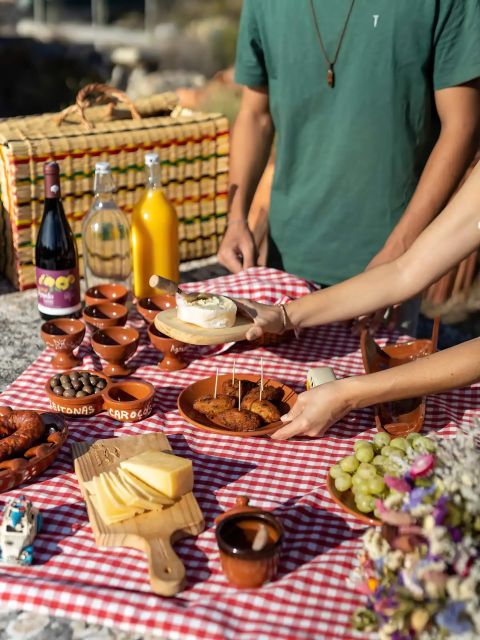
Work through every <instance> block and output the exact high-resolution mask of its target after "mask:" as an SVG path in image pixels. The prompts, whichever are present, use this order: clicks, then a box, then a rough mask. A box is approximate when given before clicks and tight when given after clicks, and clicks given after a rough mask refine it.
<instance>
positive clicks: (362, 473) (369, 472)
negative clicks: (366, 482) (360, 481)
mask: <svg viewBox="0 0 480 640" xmlns="http://www.w3.org/2000/svg"><path fill="white" fill-rule="evenodd" d="M376 474H377V470H376V468H375V467H374V466H373V464H370V463H368V462H363V463H362V464H361V465H360V466H359V467H358V469H357V473H356V475H357V476H359V477H360V478H364V479H366V478H372V477H373V476H375V475H376Z"/></svg>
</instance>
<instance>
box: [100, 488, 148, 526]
mask: <svg viewBox="0 0 480 640" xmlns="http://www.w3.org/2000/svg"><path fill="white" fill-rule="evenodd" d="M90 500H91V502H92V504H93V506H94V507H95V509H96V511H97V512H98V515H99V516H100V517H101V518H102V520H103V521H104V522H105V524H116V523H117V522H122V520H128V519H129V518H133V517H134V516H135V515H137V514H138V513H139V512H140V511H142V509H138V508H137V507H127V506H125V505H124V506H123V507H121V506H119V505H118V504H116V503H115V502H114V501H112V500H111V498H110V496H109V495H108V494H106V493H104V491H103V490H102V489H101V488H99V490H98V492H95V493H94V494H92V495H91V496H90Z"/></svg>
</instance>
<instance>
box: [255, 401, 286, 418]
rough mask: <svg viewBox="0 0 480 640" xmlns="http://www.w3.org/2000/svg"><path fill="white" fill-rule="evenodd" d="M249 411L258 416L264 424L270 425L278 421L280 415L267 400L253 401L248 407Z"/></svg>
mask: <svg viewBox="0 0 480 640" xmlns="http://www.w3.org/2000/svg"><path fill="white" fill-rule="evenodd" d="M250 411H251V412H252V413H256V414H257V416H260V417H261V419H262V420H263V421H264V422H265V424H271V423H272V422H277V421H278V420H280V416H281V413H280V411H279V410H278V409H277V407H276V406H275V405H274V404H272V403H271V402H270V401H269V400H255V402H252V404H251V406H250Z"/></svg>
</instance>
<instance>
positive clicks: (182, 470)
mask: <svg viewBox="0 0 480 640" xmlns="http://www.w3.org/2000/svg"><path fill="white" fill-rule="evenodd" d="M120 467H121V468H122V469H125V470H126V471H129V472H130V473H131V474H132V475H134V476H136V477H137V478H139V479H140V480H142V481H143V482H145V483H146V484H147V485H150V486H151V487H154V488H155V489H157V491H160V492H161V493H164V494H165V495H166V496H168V497H169V498H173V499H175V498H179V497H180V496H182V495H184V494H185V493H189V492H190V491H192V489H193V469H192V461H191V460H187V459H186V458H181V457H179V456H175V455H173V454H170V453H163V451H155V450H153V449H150V450H148V451H144V452H143V453H139V454H138V455H136V456H133V457H132V458H129V459H128V460H123V461H122V462H121V463H120Z"/></svg>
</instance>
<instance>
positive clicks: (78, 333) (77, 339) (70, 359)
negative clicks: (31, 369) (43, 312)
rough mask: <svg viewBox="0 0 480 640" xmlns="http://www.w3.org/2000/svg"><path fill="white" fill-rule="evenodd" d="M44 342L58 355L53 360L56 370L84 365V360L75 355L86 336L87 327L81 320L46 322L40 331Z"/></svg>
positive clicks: (63, 319) (61, 319) (64, 319)
mask: <svg viewBox="0 0 480 640" xmlns="http://www.w3.org/2000/svg"><path fill="white" fill-rule="evenodd" d="M40 334H41V336H42V340H43V341H44V342H45V344H46V345H47V346H48V347H51V348H52V349H53V350H54V351H56V354H55V355H54V356H53V358H52V360H51V364H52V367H53V368H54V369H60V370H65V369H72V368H73V367H78V366H79V365H81V364H82V359H81V358H78V357H77V356H74V355H73V351H74V349H76V348H77V347H78V346H80V345H81V343H82V340H83V337H84V335H85V325H84V324H83V322H81V321H80V320H73V319H69V318H60V319H58V320H48V322H44V323H43V324H42V326H41V329H40Z"/></svg>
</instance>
